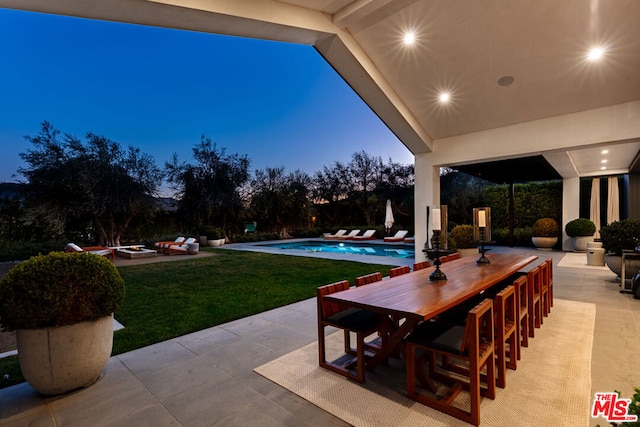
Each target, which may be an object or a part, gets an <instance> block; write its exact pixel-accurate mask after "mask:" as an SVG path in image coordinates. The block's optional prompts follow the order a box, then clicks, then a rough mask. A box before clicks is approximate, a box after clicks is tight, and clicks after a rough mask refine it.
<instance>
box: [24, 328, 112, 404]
mask: <svg viewBox="0 0 640 427" xmlns="http://www.w3.org/2000/svg"><path fill="white" fill-rule="evenodd" d="M16 340H17V347H18V359H19V360H20V368H21V369H22V373H23V375H24V378H25V379H26V380H27V381H28V382H29V384H31V386H32V387H33V388H34V389H36V391H38V392H39V393H42V394H45V395H55V394H62V393H66V392H68V391H71V390H75V389H77V388H81V387H87V386H89V385H91V384H93V383H94V382H96V381H97V380H98V378H100V375H102V371H103V370H104V368H105V367H106V366H107V363H108V362H109V357H110V356H111V349H112V347H113V316H106V317H102V318H100V319H98V320H95V321H90V322H80V323H76V324H74V325H69V326H60V327H54V328H41V329H18V330H17V331H16Z"/></svg>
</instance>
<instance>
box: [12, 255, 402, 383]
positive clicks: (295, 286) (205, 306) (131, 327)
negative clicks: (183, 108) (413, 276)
mask: <svg viewBox="0 0 640 427" xmlns="http://www.w3.org/2000/svg"><path fill="white" fill-rule="evenodd" d="M211 251H212V252H213V253H214V256H211V257H203V258H198V259H190V258H189V257H187V256H185V258H184V260H180V261H171V262H158V263H154V264H144V265H137V266H128V267H120V268H119V270H120V273H121V274H122V277H123V278H124V280H125V283H126V291H127V295H126V297H125V303H124V305H123V307H122V308H121V309H120V310H119V311H118V312H117V313H116V315H115V317H116V319H117V320H118V321H119V322H120V323H122V324H123V325H124V326H125V329H123V330H120V331H116V332H115V334H114V342H113V346H114V348H113V354H114V355H115V354H120V353H123V352H126V351H130V350H133V349H136V348H140V347H144V346H147V345H150V344H154V343H156V342H160V341H164V340H167V339H170V338H174V337H177V336H180V335H184V334H188V333H190V332H194V331H199V330H202V329H205V328H208V327H211V326H215V325H219V324H221V323H226V322H229V321H231V320H235V319H238V318H242V317H246V316H249V315H252V314H255V313H260V312H262V311H266V310H269V309H272V308H276V307H281V306H283V305H286V304H291V303H293V302H296V301H300V300H303V299H307V298H311V297H313V296H315V289H316V288H317V287H318V286H321V285H323V284H326V283H331V282H335V281H338V280H343V279H348V280H349V281H350V282H351V283H354V282H355V278H356V277H357V276H361V275H364V274H368V273H372V272H375V271H380V272H381V273H382V275H383V276H385V275H388V273H389V268H390V266H388V265H378V264H362V263H358V262H352V261H334V260H326V259H318V258H307V257H297V256H287V255H271V254H264V253H255V252H240V251H232V250H224V249H218V250H211ZM5 373H8V374H9V376H10V378H9V380H8V381H4V380H2V376H3V375H4V374H5ZM0 381H2V383H1V384H0V386H2V387H6V386H9V385H12V384H16V383H19V382H22V381H24V379H22V376H21V375H20V368H19V366H18V361H17V357H7V358H4V359H0Z"/></svg>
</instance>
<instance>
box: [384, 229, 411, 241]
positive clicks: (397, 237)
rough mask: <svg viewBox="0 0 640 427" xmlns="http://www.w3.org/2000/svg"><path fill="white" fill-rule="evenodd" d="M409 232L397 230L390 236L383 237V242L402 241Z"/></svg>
mask: <svg viewBox="0 0 640 427" xmlns="http://www.w3.org/2000/svg"><path fill="white" fill-rule="evenodd" d="M408 233H409V231H408V230H399V231H398V232H397V233H396V234H395V236H392V237H385V238H384V241H385V242H402V241H403V240H404V236H406V235H407V234H408Z"/></svg>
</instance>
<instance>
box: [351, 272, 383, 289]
mask: <svg viewBox="0 0 640 427" xmlns="http://www.w3.org/2000/svg"><path fill="white" fill-rule="evenodd" d="M381 280H382V273H380V272H376V273H371V274H367V275H365V276H360V277H356V288H357V287H360V286H364V285H368V284H370V283H374V282H379V281H381Z"/></svg>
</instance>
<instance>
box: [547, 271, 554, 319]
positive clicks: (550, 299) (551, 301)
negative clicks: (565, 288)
mask: <svg viewBox="0 0 640 427" xmlns="http://www.w3.org/2000/svg"><path fill="white" fill-rule="evenodd" d="M547 262H548V263H549V309H551V307H553V258H549V259H547Z"/></svg>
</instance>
